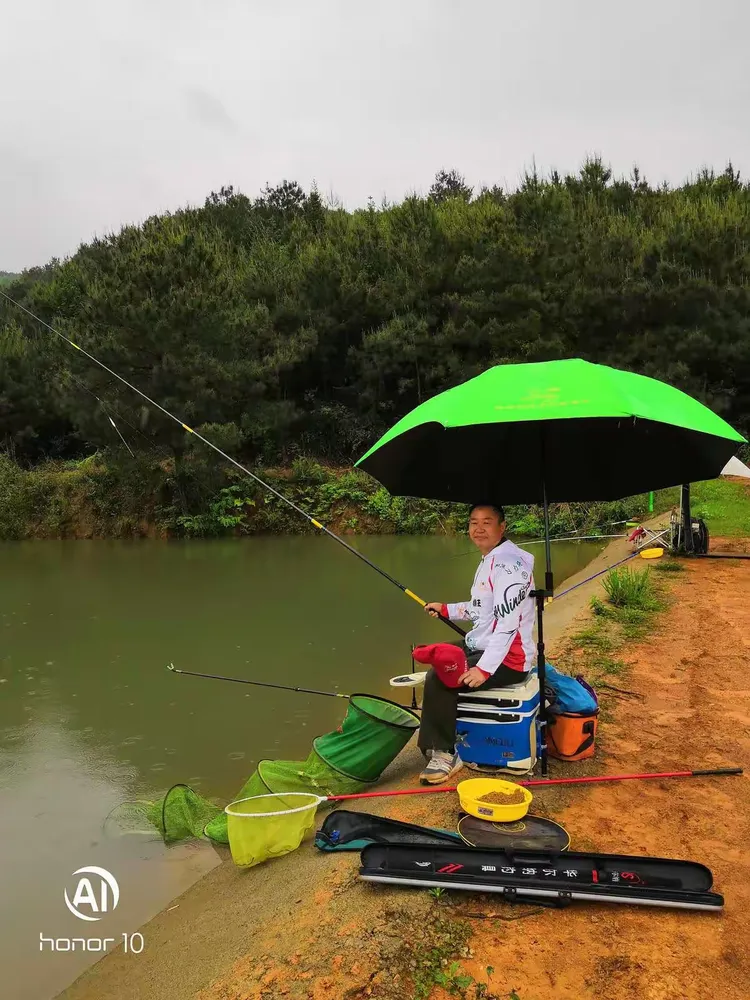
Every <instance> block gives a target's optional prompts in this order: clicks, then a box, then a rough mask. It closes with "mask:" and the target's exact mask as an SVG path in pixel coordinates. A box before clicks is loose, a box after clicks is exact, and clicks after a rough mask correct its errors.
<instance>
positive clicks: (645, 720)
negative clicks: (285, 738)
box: [62, 540, 750, 1000]
mask: <svg viewBox="0 0 750 1000" xmlns="http://www.w3.org/2000/svg"><path fill="white" fill-rule="evenodd" d="M620 544H621V543H620ZM716 548H717V549H719V548H725V547H724V546H723V545H721V544H720V542H719V541H718V540H717V541H716ZM727 548H728V546H727ZM618 553H619V550H618V548H617V545H616V546H615V547H613V548H611V549H610V550H609V551H608V552H607V553H606V554H603V555H602V556H601V557H600V558H599V560H598V561H599V563H600V564H601V566H602V568H603V566H604V565H607V564H608V563H611V562H614V561H615V560H616V559H617V557H618ZM597 568H598V567H597V566H592V567H590V568H589V570H587V572H586V573H585V574H581V575H582V576H585V575H589V574H590V573H591V572H595V571H596V569H597ZM600 580H601V578H599V581H595V582H593V583H591V584H586V585H585V586H582V587H580V588H578V589H577V590H576V591H574V592H573V593H571V594H570V595H568V596H567V597H565V598H564V599H561V600H560V601H559V603H558V602H557V601H555V602H553V603H552V605H551V606H550V608H549V612H548V617H547V624H548V635H549V638H550V641H551V642H552V644H553V646H554V644H555V642H556V641H559V640H560V638H561V636H562V635H563V633H564V631H565V629H566V627H568V626H569V625H570V624H571V621H572V620H573V619H574V618H575V616H576V615H578V614H580V613H583V612H584V609H585V605H586V604H587V602H588V599H589V597H590V596H591V593H592V592H595V591H596V590H597V588H598V586H599V585H600ZM574 582H575V581H571V583H574ZM569 585H570V584H569ZM668 586H669V587H670V588H671V589H672V590H673V591H674V597H675V600H674V603H673V605H672V608H671V609H670V611H669V612H667V613H666V614H665V615H664V616H663V617H662V619H661V621H660V625H659V628H658V632H657V633H656V634H655V635H653V636H651V637H650V638H649V639H648V641H647V642H642V643H640V644H639V645H637V646H631V647H629V648H628V649H627V651H626V654H625V658H626V660H627V661H628V662H629V664H630V667H631V673H630V675H629V677H628V680H627V682H626V683H625V682H623V687H625V688H627V689H629V690H630V691H632V692H633V694H632V695H630V696H627V695H626V696H619V697H618V700H617V702H616V707H615V703H613V702H612V701H610V702H609V705H608V706H607V708H608V711H609V712H613V714H614V721H613V722H610V723H608V724H607V725H606V727H603V737H604V738H603V741H602V745H603V748H604V750H605V751H606V757H605V756H604V755H603V756H602V757H601V758H600V760H599V761H598V762H597V764H596V765H591V764H588V763H587V764H586V765H575V768H576V773H585V772H586V771H587V770H590V769H591V768H592V766H599V767H601V766H604V767H606V769H607V770H608V771H611V772H617V771H623V770H634V769H639V770H648V769H654V770H664V769H671V768H673V767H674V768H678V767H684V766H693V767H702V766H711V765H721V764H740V765H743V764H746V763H747V758H748V751H749V750H750V734H749V732H748V725H747V719H748V713H749V712H750V685H748V684H747V682H746V680H745V678H746V661H747V653H748V646H749V645H750V638H749V637H750V564H748V563H743V562H739V561H738V562H732V561H720V560H716V561H713V560H704V561H701V562H698V561H695V562H691V563H689V564H686V570H685V572H684V573H680V574H669V582H668ZM613 697H614V695H613ZM418 763H419V759H418V757H417V755H416V752H415V751H414V750H410V751H407V752H406V753H405V754H402V756H401V757H400V758H399V760H398V761H397V762H396V764H395V765H394V767H393V768H392V769H391V772H390V774H389V779H390V781H391V782H395V783H400V784H411V783H413V780H414V779H413V775H414V771H415V770H416V768H417V767H418ZM571 767H573V765H571ZM374 802H375V803H376V805H375V806H373V805H371V804H369V803H368V804H367V810H368V811H372V812H375V811H377V812H382V813H385V814H387V815H390V816H393V817H395V818H401V819H406V820H409V821H412V822H416V823H424V824H429V825H442V826H446V827H454V826H455V819H456V803H455V800H454V797H453V796H452V795H445V796H443V795H436V796H424V797H418V798H415V799H401V800H374ZM363 808H364V806H363ZM534 811H536V812H537V813H541V814H549V815H554V816H555V817H556V818H558V819H561V820H562V821H563V822H564V823H565V825H566V826H567V828H568V830H569V832H570V834H571V837H572V847H573V848H574V849H575V848H579V849H582V850H587V849H588V850H591V849H598V850H602V851H611V852H623V853H636V854H637V853H650V854H654V855H661V856H668V857H669V856H672V857H684V858H691V859H694V860H697V861H702V862H704V863H706V864H708V865H709V866H710V867H712V869H713V871H714V874H715V879H716V888H717V889H718V891H720V892H722V893H723V894H724V895H725V897H726V902H727V906H726V911H725V913H724V915H722V916H718V917H717V916H715V915H709V916H706V915H698V914H691V913H685V914H682V913H671V912H667V911H660V910H642V909H635V908H632V909H629V908H626V907H604V906H597V907H593V906H581V907H576V908H572V909H570V910H567V911H562V912H556V911H543V912H541V913H539V914H536V915H534V914H533V913H531V911H529V910H528V909H524V908H519V909H518V910H516V911H509V910H506V909H504V908H503V907H501V906H499V904H498V903H497V901H496V900H493V899H488V898H485V897H478V896H471V895H468V894H467V895H465V896H462V897H461V896H458V895H456V896H455V898H453V894H451V896H449V897H448V898H447V899H444V900H441V901H440V902H436V901H435V900H434V899H433V898H432V897H431V896H430V895H429V894H428V893H426V892H411V891H409V890H388V889H385V888H384V887H373V886H369V887H368V886H366V885H364V884H362V883H360V882H359V881H358V879H357V877H356V869H357V862H358V857H357V855H356V854H343V855H339V856H324V855H320V854H318V853H317V852H315V851H314V849H312V848H310V847H307V846H306V847H304V848H302V849H301V850H300V851H298V852H296V853H295V854H293V855H289V856H287V857H285V858H281V859H279V860H277V861H274V862H273V863H272V864H268V865H266V866H261V867H259V868H257V869H253V870H251V871H239V870H237V869H236V868H234V867H233V866H232V864H231V862H227V863H225V864H223V865H221V866H220V867H219V868H217V869H216V870H214V871H213V872H211V873H209V874H208V875H207V876H206V877H205V878H203V879H202V880H201V881H200V882H199V883H198V884H197V885H195V886H194V887H193V888H192V889H190V890H189V891H188V892H187V893H185V894H184V895H183V896H182V897H180V898H179V899H178V900H176V901H175V903H177V904H178V905H177V908H176V909H171V910H168V911H165V912H164V913H162V914H160V915H159V916H158V917H156V918H155V919H154V920H152V921H151V922H150V923H148V924H147V925H146V926H145V927H144V928H142V931H143V934H144V938H145V941H146V949H145V950H144V953H143V954H142V955H140V956H137V957H136V956H126V955H123V954H122V953H114V954H113V955H111V956H108V957H107V958H105V959H104V960H103V961H102V962H100V963H99V964H98V965H97V966H95V967H94V968H93V969H91V970H90V971H89V972H87V973H86V974H85V975H84V976H83V977H81V979H79V980H78V981H77V982H76V983H75V984H74V985H73V986H71V987H70V988H69V989H68V990H67V991H65V993H64V994H63V995H62V996H64V997H65V998H66V1000H94V998H96V1000H109V998H112V1000H115V998H116V1000H145V998H147V997H152V996H158V997H160V998H163V1000H183V998H195V997H199V998H200V1000H240V998H241V1000H249V998H259V1000H260V998H263V1000H273V998H276V997H289V998H300V1000H301V998H322V997H324V996H325V997H326V998H327V1000H337V998H344V997H346V998H348V1000H356V998H364V997H365V996H368V995H369V996H373V997H410V996H412V995H413V992H412V990H411V986H409V988H407V986H406V979H405V977H408V976H411V975H413V974H414V973H415V972H416V973H417V975H418V976H419V975H420V968H421V966H420V964H419V963H420V961H421V959H420V957H419V955H418V954H417V953H416V952H415V953H414V954H412V952H411V951H410V950H409V945H410V944H412V943H414V944H416V943H417V942H418V941H419V939H420V938H422V937H423V936H424V935H425V934H427V935H428V937H430V943H431V944H432V945H433V946H434V947H435V949H436V952H435V953H436V954H440V951H439V949H440V948H442V947H445V949H446V954H447V953H448V952H449V951H450V950H455V948H456V947H460V945H461V944H462V942H460V941H457V940H456V934H457V933H458V931H457V928H460V927H461V921H462V919H463V918H465V917H467V915H468V914H470V913H471V914H474V913H484V914H498V916H497V917H490V918H489V919H481V920H480V919H476V918H474V917H471V918H469V919H468V923H469V924H470V925H471V927H472V928H473V930H474V936H473V937H472V938H471V940H470V941H469V942H468V944H467V945H466V947H467V949H471V952H470V953H467V954H466V955H465V957H464V958H463V959H462V966H463V968H464V969H465V970H466V971H467V972H469V973H470V974H472V975H473V976H474V977H475V978H476V979H477V980H480V981H483V980H484V981H486V979H487V976H486V974H485V968H486V966H491V967H493V968H494V969H495V970H496V971H495V972H494V973H493V976H492V980H491V989H492V990H493V991H494V992H496V993H497V994H498V995H507V994H508V993H509V991H510V990H511V989H515V990H517V992H518V995H519V996H520V998H521V1000H542V998H548V997H555V998H557V997H560V998H570V1000H573V998H575V1000H582V998H591V1000H594V998H596V1000H625V997H626V996H627V997H630V996H632V995H636V996H639V997H644V998H647V1000H677V998H685V1000H699V998H700V1000H703V998H704V997H705V996H721V997H722V1000H723V998H727V1000H740V998H743V1000H744V998H745V997H747V996H748V995H750V959H749V958H748V956H747V954H746V950H745V949H744V948H743V947H742V945H741V944H740V942H741V941H742V940H743V939H744V932H743V926H744V912H745V910H746V908H747V906H748V904H750V890H749V889H748V886H750V871H749V870H748V869H749V868H750V858H749V857H748V853H747V851H745V850H744V845H743V844H742V840H741V830H742V829H743V828H744V829H747V822H748V816H749V815H750V787H749V786H748V781H747V779H746V778H745V777H742V778H724V779H712V780H685V781H679V780H674V781H671V782H667V781H665V782H658V783H653V784H648V785H646V784H642V783H625V784H622V785H607V786H600V787H597V788H593V789H587V790H585V791H584V790H581V789H576V790H575V791H573V790H571V789H566V790H560V789H555V790H552V789H550V790H546V791H545V792H544V793H539V794H538V795H537V797H536V799H535V810H534ZM207 849H210V848H207ZM172 905H173V906H174V904H172ZM529 914H531V915H529ZM509 916H515V917H517V916H523V917H524V919H516V920H512V921H509V920H507V919H506V918H507V917H509ZM441 935H442V938H441ZM443 939H446V940H445V941H443ZM447 939H450V940H447ZM413 966H416V968H414V967H413ZM424 995H426V994H424ZM442 995H443V994H442V993H441V991H440V990H439V989H437V988H436V989H435V991H434V992H433V993H432V996H434V997H440V996H442ZM470 995H471V994H470Z"/></svg>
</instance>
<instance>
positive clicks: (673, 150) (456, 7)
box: [0, 0, 750, 270]
mask: <svg viewBox="0 0 750 1000" xmlns="http://www.w3.org/2000/svg"><path fill="white" fill-rule="evenodd" d="M749 37H750V3H749V2H748V0H714V2H712V3H708V2H706V0H649V2H642V0H635V2H633V0H631V2H628V3H618V4H615V3H608V2H606V0H565V2H559V0H536V2H534V0H400V2H393V0H367V2H364V0H266V2H262V3H261V2H257V0H117V2H114V0H22V2H10V0H6V2H4V3H2V5H1V6H0V43H1V46H0V51H1V52H2V58H1V59H0V270H20V269H21V268H22V267H29V266H32V265H35V264H41V263H44V262H46V261H47V260H48V259H49V258H50V257H51V256H59V257H61V256H65V255H66V254H70V253H73V252H74V251H75V250H76V248H77V247H78V245H79V244H80V243H81V242H85V241H88V240H89V239H91V237H92V236H94V235H96V234H98V235H103V234H105V233H107V232H111V231H113V230H117V229H119V227H120V226H121V225H123V224H124V223H127V222H134V221H140V220H142V219H144V218H146V217H147V216H149V215H151V214H153V213H156V212H160V211H163V210H165V209H174V208H177V207H179V206H181V205H185V204H187V203H191V204H202V202H203V200H204V198H205V197H206V195H207V194H208V193H209V192H210V191H211V190H215V189H218V188H219V187H221V185H222V184H234V185H235V187H239V188H240V189H241V190H242V191H244V192H245V193H246V194H248V195H251V196H254V195H256V194H257V193H258V192H259V190H260V188H261V187H262V186H263V185H264V184H265V183H266V181H268V182H270V183H272V184H274V183H276V182H278V181H280V180H282V179H283V178H289V179H295V180H298V181H299V182H300V183H301V184H302V185H303V186H304V187H305V188H308V187H309V186H310V184H311V183H312V182H313V181H316V182H317V184H318V187H319V189H320V191H321V192H322V193H323V194H324V195H327V194H330V193H331V192H333V193H335V194H336V195H337V196H338V197H339V198H340V199H342V200H343V203H344V205H345V206H346V207H348V208H353V207H356V206H357V205H362V204H364V203H365V201H366V200H367V197H368V195H372V196H373V197H374V198H375V199H376V200H377V201H380V199H381V198H382V197H383V196H386V197H388V198H389V199H393V200H395V199H400V198H401V197H403V195H404V194H405V193H406V192H408V191H414V190H417V191H424V192H426V191H427V189H428V188H429V186H430V183H431V180H432V177H433V175H434V174H435V171H436V170H438V169H439V168H440V167H446V168H451V167H456V168H458V169H459V170H460V171H462V172H463V173H464V174H465V175H466V178H467V180H468V181H469V182H470V183H472V184H475V185H481V184H482V183H486V184H492V183H500V184H505V185H507V186H511V187H512V186H514V185H515V184H516V183H517V181H518V179H519V176H520V175H521V173H522V171H523V169H524V167H527V166H529V165H530V164H531V163H532V162H533V160H534V159H535V160H536V163H537V165H538V166H539V167H540V168H542V169H544V170H547V169H549V168H550V167H557V168H558V169H560V170H561V171H565V170H571V169H575V168H576V167H577V166H578V165H579V164H580V162H581V160H582V159H583V158H584V156H585V155H586V154H587V153H600V154H601V155H602V156H603V157H604V159H605V160H606V161H607V162H608V163H610V164H611V165H612V166H613V168H614V169H615V171H616V173H625V174H629V172H630V169H631V167H632V164H633V163H634V162H636V161H637V162H638V164H639V165H640V166H641V168H642V170H643V172H644V173H645V174H646V176H647V178H648V179H649V180H651V181H661V180H663V179H667V180H669V181H670V182H672V183H675V184H677V183H680V182H681V181H682V180H683V179H685V177H687V176H688V175H690V174H691V173H694V172H695V171H696V170H697V169H699V168H700V167H702V166H704V165H712V166H714V167H715V168H716V169H717V170H721V169H723V167H724V166H725V164H726V161H727V160H728V159H729V158H731V159H732V160H733V162H734V164H735V166H736V167H739V168H740V169H741V170H742V172H743V174H750V129H748V120H749V118H750V86H749V81H750V69H749V68H748V67H749V66H750V60H749V59H748V56H747V44H748V38H749Z"/></svg>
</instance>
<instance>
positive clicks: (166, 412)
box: [0, 289, 466, 638]
mask: <svg viewBox="0 0 750 1000" xmlns="http://www.w3.org/2000/svg"><path fill="white" fill-rule="evenodd" d="M0 295H2V296H3V298H5V299H7V300H8V302H10V303H11V304H12V305H14V306H16V308H17V309H20V310H21V311H22V312H25V313H26V314H27V315H28V316H30V317H31V318H32V319H33V320H34V321H35V322H37V323H39V324H40V325H41V326H43V327H45V328H46V329H47V330H49V331H50V332H51V333H53V334H54V335H55V336H56V337H59V338H60V340H62V341H64V342H65V343H66V344H68V345H69V346H70V347H73V348H75V350H77V351H79V352H80V353H81V354H83V355H84V356H85V357H87V358H88V359H89V361H92V362H93V363H94V364H95V365H98V367H99V368H101V369H103V370H104V371H105V372H107V374H108V375H111V376H112V377H113V378H116V379H117V380H118V382H121V383H122V384H123V385H125V386H127V387H128V389H130V390H131V391H132V392H135V393H136V394H137V395H139V396H140V397H141V399H145V400H146V402H147V403H148V404H149V405H150V406H154V407H156V409H157V410H159V411H160V412H161V413H163V414H164V415H165V416H166V417H169V419H170V420H173V421H174V422H175V423H176V424H179V425H180V427H182V429H183V430H184V431H185V432H186V433H188V434H192V435H193V437H196V438H198V440H199V441H201V442H202V443H203V444H205V445H206V446H207V447H209V448H211V449H212V450H213V451H215V452H216V454H217V455H221V457H222V458H223V459H224V460H225V461H227V462H229V463H230V464H231V465H233V466H234V467H235V468H237V469H239V470H240V472H242V473H244V474H245V475H246V476H249V478H250V479H252V480H253V481H254V482H256V483H257V484H258V485H259V486H262V487H263V489H265V490H268V492H269V493H272V494H273V495H274V496H275V497H276V498H277V499H278V500H281V501H282V503H285V504H286V505H287V506H288V507H291V509H292V510H294V511H296V512H297V514H299V515H300V517H304V518H305V520H306V521H308V522H309V523H310V524H311V525H312V526H313V527H314V528H317V530H318V531H321V532H322V533H323V534H324V535H327V536H328V537H329V538H332V539H333V540H334V541H335V542H338V543H339V545H342V546H343V547H344V548H345V549H346V550H347V552H351V554H352V555H354V556H356V557H357V559H360V560H361V561H362V562H363V563H365V565H367V566H369V567H370V569H374V570H375V572H376V573H379V574H380V575H381V576H382V577H383V578H384V579H386V580H387V581H388V582H389V583H392V584H393V586H394V587H398V589H399V590H400V591H401V592H402V593H403V594H406V596H407V597H410V598H411V599H412V600H413V601H416V603H417V604H419V605H420V606H421V607H423V608H424V607H425V604H426V603H427V602H426V601H423V600H422V598H421V597H419V595H418V594H415V593H414V592H413V591H411V590H409V588H408V587H405V586H404V584H403V583H400V582H399V581H398V580H396V579H395V577H392V576H391V574H390V573H388V572H386V570H384V569H382V568H381V567H380V566H377V565H376V564H375V563H374V562H372V560H370V559H368V558H367V556H365V555H363V554H362V553H361V552H359V551H358V550H357V549H355V548H354V547H353V546H352V545H349V543H348V542H346V541H344V539H343V538H341V537H340V535H337V534H336V533H335V532H333V531H331V529H330V528H326V526H325V525H324V524H321V523H320V521H318V520H316V518H314V517H312V516H311V515H310V514H308V513H307V512H306V511H304V510H303V509H302V508H301V507H299V506H298V505H297V504H296V503H295V502H294V501H293V500H290V499H289V497H286V496H284V494H283V493H280V492H279V491H278V490H277V489H275V488H274V487H273V486H271V485H270V483H267V482H265V480H263V479H261V478H260V476H258V475H256V474H255V473H254V472H251V471H250V469H248V468H247V467H246V466H244V465H243V464H242V463H241V462H238V461H237V459H236V458H232V456H231V455H228V454H227V453H226V452H225V451H223V450H222V449H221V448H219V446H218V445H216V444H214V443H213V441H210V440H209V439H208V438H207V437H204V436H203V434H201V433H200V431H197V430H195V429H194V428H193V427H189V426H188V425H187V424H186V423H185V422H184V420H181V419H180V418H179V417H178V416H176V415H175V414H174V413H172V412H171V411H170V410H168V409H167V408H166V407H164V406H162V405H161V403H157V402H156V400H154V399H152V398H151V397H150V396H147V395H146V393H145V392H143V391H142V390H141V389H139V388H138V386H136V385H133V383H132V382H128V380H127V379H126V378H124V377H123V376H122V375H119V374H118V373H117V372H116V371H114V370H113V369H112V368H110V367H109V366H108V365H105V364H104V362H103V361H100V360H99V359H98V358H97V357H95V356H94V355H93V354H91V353H89V351H87V350H86V349H85V348H83V347H81V345H80V344H76V343H75V341H73V340H71V339H70V337H66V336H65V334H64V333H61V332H60V331H59V330H58V329H56V328H55V327H54V326H52V325H51V324H49V323H47V322H46V321H45V320H43V319H42V318H41V316H37V315H36V313H33V312H32V311H31V310H30V309H28V308H27V307H26V306H25V305H23V304H22V303H21V302H17V301H16V300H15V299H14V298H11V296H10V295H8V294H7V292H4V291H3V290H2V289H0ZM434 617H436V618H439V619H440V621H441V622H443V623H444V624H446V625H447V626H448V627H449V628H451V629H452V630H453V631H454V632H456V633H458V635H460V636H461V637H462V638H463V636H464V635H465V634H466V633H465V632H464V630H463V629H462V628H460V627H459V626H458V625H456V624H455V622H452V621H450V620H449V619H448V618H445V617H443V615H440V614H437V613H436V614H435V616H434Z"/></svg>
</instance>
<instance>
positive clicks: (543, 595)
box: [534, 481, 554, 778]
mask: <svg viewBox="0 0 750 1000" xmlns="http://www.w3.org/2000/svg"><path fill="white" fill-rule="evenodd" d="M542 503H543V505H544V552H545V570H544V587H543V588H542V589H541V590H535V591H534V597H535V599H536V628H537V645H536V649H537V661H536V668H537V676H538V678H539V739H540V743H541V751H540V756H541V761H542V777H543V778H546V777H547V774H548V773H549V771H548V767H547V706H546V704H545V701H544V690H545V680H546V665H547V657H546V654H545V652H544V602H545V601H546V599H547V598H548V597H552V594H553V591H554V580H553V576H552V550H551V547H550V537H549V504H548V502H547V487H546V484H545V483H544V481H542Z"/></svg>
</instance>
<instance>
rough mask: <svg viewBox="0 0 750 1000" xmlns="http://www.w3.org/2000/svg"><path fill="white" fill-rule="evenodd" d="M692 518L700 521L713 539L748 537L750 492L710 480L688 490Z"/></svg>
mask: <svg viewBox="0 0 750 1000" xmlns="http://www.w3.org/2000/svg"><path fill="white" fill-rule="evenodd" d="M690 492H691V496H690V506H691V509H692V513H693V517H702V518H703V520H704V521H705V522H706V524H707V525H708V530H709V532H710V533H711V534H712V535H721V536H724V537H729V538H737V537H744V536H746V535H750V491H749V490H748V488H747V487H746V486H745V485H744V484H742V483H735V482H732V481H731V480H728V479H711V480H708V481H707V482H704V483H696V484H695V485H694V486H693V487H692V488H691V491H690Z"/></svg>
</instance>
